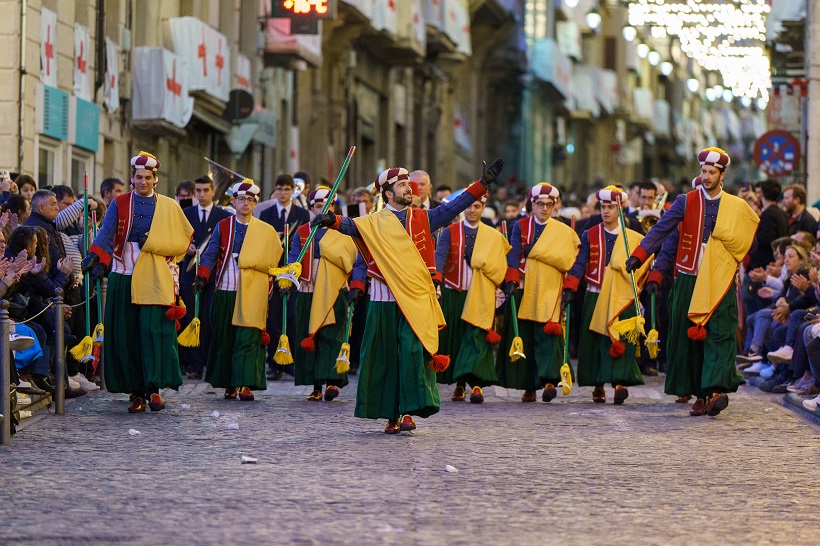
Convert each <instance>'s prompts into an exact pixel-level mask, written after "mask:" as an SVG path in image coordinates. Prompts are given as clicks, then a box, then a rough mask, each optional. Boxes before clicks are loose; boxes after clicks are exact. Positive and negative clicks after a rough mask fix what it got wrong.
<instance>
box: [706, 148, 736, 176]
mask: <svg viewBox="0 0 820 546" xmlns="http://www.w3.org/2000/svg"><path fill="white" fill-rule="evenodd" d="M731 162H732V161H731V160H730V159H729V154H727V153H726V152H725V151H724V150H721V149H720V148H706V149H705V150H703V151H702V152H700V153H699V154H698V163H700V165H701V167H702V166H704V165H711V166H714V167H717V168H718V169H720V170H721V171H725V170H726V167H728V166H729V164H731Z"/></svg>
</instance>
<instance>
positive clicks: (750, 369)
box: [743, 362, 763, 373]
mask: <svg viewBox="0 0 820 546" xmlns="http://www.w3.org/2000/svg"><path fill="white" fill-rule="evenodd" d="M761 369H763V363H762V362H755V363H754V364H752V365H751V366H749V367H748V368H746V369H745V370H743V373H760V370H761Z"/></svg>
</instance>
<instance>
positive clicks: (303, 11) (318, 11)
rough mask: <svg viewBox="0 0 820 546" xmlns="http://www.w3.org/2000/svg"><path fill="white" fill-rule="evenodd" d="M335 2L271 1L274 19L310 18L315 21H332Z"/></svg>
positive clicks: (333, 0) (304, 0)
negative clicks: (315, 19)
mask: <svg viewBox="0 0 820 546" xmlns="http://www.w3.org/2000/svg"><path fill="white" fill-rule="evenodd" d="M336 1H337V0H271V3H272V4H273V10H272V15H273V16H274V17H288V18H292V19H296V18H301V17H312V18H317V19H333V18H334V17H336Z"/></svg>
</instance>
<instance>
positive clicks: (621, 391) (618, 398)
mask: <svg viewBox="0 0 820 546" xmlns="http://www.w3.org/2000/svg"><path fill="white" fill-rule="evenodd" d="M627 398H629V389H627V388H626V387H624V386H623V385H618V386H617V387H615V397H614V399H613V400H612V402H613V403H615V404H619V405H620V404H623V403H624V400H626V399H627Z"/></svg>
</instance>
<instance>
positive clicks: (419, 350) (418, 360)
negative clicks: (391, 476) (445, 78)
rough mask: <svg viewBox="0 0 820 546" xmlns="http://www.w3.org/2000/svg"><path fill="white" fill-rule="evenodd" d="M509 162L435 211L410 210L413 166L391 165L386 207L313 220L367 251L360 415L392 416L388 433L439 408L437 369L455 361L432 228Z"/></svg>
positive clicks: (385, 178) (381, 183) (359, 272)
mask: <svg viewBox="0 0 820 546" xmlns="http://www.w3.org/2000/svg"><path fill="white" fill-rule="evenodd" d="M503 166H504V160H503V159H501V158H498V159H496V160H495V162H493V164H492V165H491V166H490V167H489V168H487V167H485V169H484V172H483V175H482V178H481V179H480V180H479V181H478V182H475V183H473V184H471V185H470V187H468V188H467V189H466V190H465V191H464V193H462V194H461V195H460V196H459V197H457V198H456V199H454V200H453V201H451V202H450V203H447V204H445V205H441V206H440V207H437V208H434V209H432V210H425V209H410V208H409V206H410V204H411V203H412V201H413V198H412V192H411V190H410V179H409V176H408V172H407V170H405V169H403V168H392V169H387V170H385V171H383V172H382V173H381V174H380V175H379V176H378V177H377V178H376V182H375V185H376V188H377V189H378V190H379V191H380V192H381V194H382V198H383V199H384V203H385V207H384V209H382V210H381V211H379V212H378V213H375V214H369V215H367V216H363V217H360V218H355V219H350V218H342V217H341V216H335V215H333V214H325V215H321V216H317V217H316V218H315V219H314V220H313V222H314V223H315V224H317V225H322V226H325V227H332V228H333V229H338V230H339V231H340V232H341V233H343V234H345V235H350V236H351V237H353V238H354V241H355V242H356V246H357V247H358V248H359V251H360V252H361V254H362V256H363V257H362V256H360V258H359V259H357V262H356V266H355V267H354V280H353V281H352V282H351V284H350V296H349V298H350V299H351V300H355V299H357V298H358V297H359V296H360V295H361V293H362V291H363V290H364V288H365V284H364V282H365V271H366V275H367V276H368V277H370V297H371V300H370V304H369V306H368V312H367V325H366V326H365V331H364V338H363V340H362V355H361V368H360V370H359V387H358V392H357V396H356V410H355V415H356V417H362V418H366V419H387V420H388V422H387V427H386V428H385V432H386V433H388V434H397V433H399V432H401V431H410V430H414V429H415V428H416V424H415V422H414V421H413V416H419V417H429V416H430V415H433V414H434V413H436V412H438V410H439V406H440V401H439V394H438V389H437V388H436V375H435V372H436V371H443V369H445V368H446V366H447V365H448V364H449V361H448V359H447V358H446V357H445V356H443V355H440V354H437V353H438V331H439V329H441V328H443V327H444V325H445V323H444V316H443V314H442V312H441V307H440V306H439V303H438V300H437V299H436V290H435V287H434V285H433V276H435V275H437V273H436V269H435V247H434V246H433V238H432V235H431V233H432V232H433V231H435V230H437V229H439V228H442V227H444V226H446V225H448V224H449V223H450V222H451V221H452V220H453V218H455V217H456V216H457V215H458V214H459V213H460V212H461V211H463V210H464V209H465V208H467V207H468V206H470V205H471V204H473V203H474V202H475V201H476V200H477V199H480V198H481V197H482V196H483V195H484V194H485V193H486V192H487V190H488V188H489V186H490V184H491V183H492V182H493V181H494V180H495V179H496V177H497V176H498V174H499V173H500V172H501V169H502V167H503ZM399 419H401V423H399Z"/></svg>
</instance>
